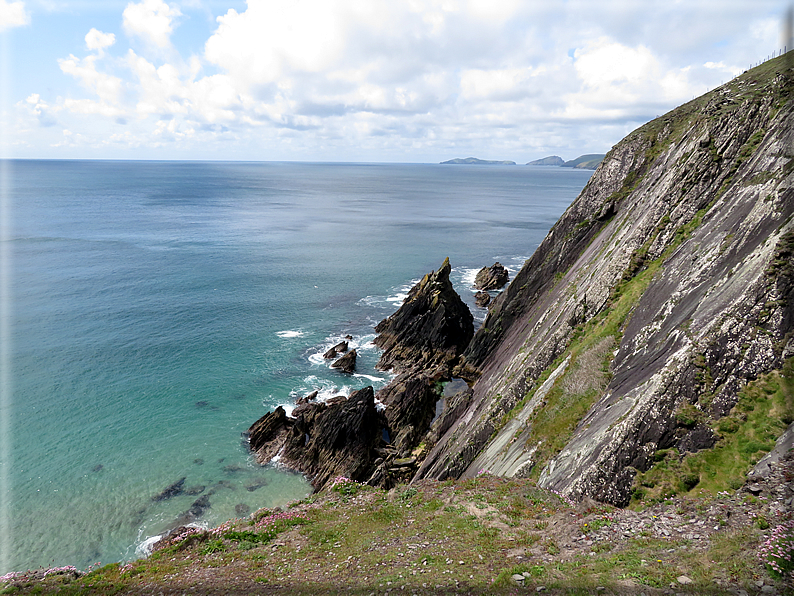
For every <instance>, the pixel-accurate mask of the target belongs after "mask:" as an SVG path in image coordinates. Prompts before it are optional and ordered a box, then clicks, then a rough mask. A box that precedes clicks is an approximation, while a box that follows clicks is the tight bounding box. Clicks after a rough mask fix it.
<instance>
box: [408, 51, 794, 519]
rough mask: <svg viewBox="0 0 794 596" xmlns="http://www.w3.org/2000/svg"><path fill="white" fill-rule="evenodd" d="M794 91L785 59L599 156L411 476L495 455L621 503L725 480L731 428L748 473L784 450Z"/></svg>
mask: <svg viewBox="0 0 794 596" xmlns="http://www.w3.org/2000/svg"><path fill="white" fill-rule="evenodd" d="M791 90H792V71H791V68H790V67H789V65H788V64H787V63H786V62H785V57H784V58H781V59H775V60H771V61H769V62H767V63H765V64H763V65H762V66H760V67H758V68H755V69H753V70H751V71H748V72H747V73H745V74H744V75H742V76H740V77H738V78H736V79H734V80H733V81H731V82H730V83H728V84H726V85H724V86H722V87H720V88H718V89H716V90H714V91H712V92H710V93H708V94H706V95H704V96H702V97H700V98H698V99H695V100H693V101H691V102H689V103H687V104H685V105H683V106H681V107H679V108H677V109H675V110H673V111H672V112H670V113H668V114H666V115H664V116H662V117H660V118H657V119H656V120H653V121H652V122H649V123H648V124H646V125H644V126H642V127H641V128H639V129H637V130H636V131H634V132H633V133H631V134H630V135H629V136H627V137H626V138H625V139H624V140H622V141H621V142H620V143H618V144H617V145H616V146H615V147H614V148H613V149H612V150H611V151H610V152H609V153H608V154H607V155H606V156H605V158H604V159H603V161H602V163H601V164H600V165H599V166H598V169H597V170H596V172H595V173H594V174H593V176H592V177H591V179H590V181H589V182H588V184H587V186H586V187H585V189H584V190H583V191H582V193H581V194H580V196H579V197H578V198H577V199H576V201H574V203H573V204H572V205H571V206H570V207H569V208H568V210H567V211H566V212H565V213H564V214H563V216H562V217H561V218H560V220H559V221H558V222H557V223H556V224H555V225H554V227H553V228H552V230H551V231H550V232H549V234H548V235H547V237H546V238H545V240H544V241H543V243H542V244H541V245H540V246H539V247H538V249H537V250H536V251H535V253H534V254H533V256H532V257H531V258H530V259H529V260H528V261H527V262H526V264H525V266H524V268H523V269H522V270H521V271H520V272H519V273H518V274H517V276H516V277H515V279H514V280H513V281H512V282H511V284H510V285H509V286H508V288H507V289H506V290H505V291H504V292H503V293H502V294H501V295H500V296H499V297H498V298H497V299H496V300H495V303H494V304H493V305H492V306H491V308H490V311H489V314H488V317H487V319H486V320H485V322H484V324H483V325H482V327H481V328H480V329H479V330H478V331H477V332H476V334H475V336H474V339H473V340H472V342H471V344H470V345H469V346H468V348H467V349H466V351H465V353H464V355H463V363H462V364H461V365H459V366H458V368H457V369H456V374H457V375H459V376H462V377H464V378H466V379H467V381H468V382H469V383H470V384H471V389H470V390H468V391H466V392H463V393H461V394H460V395H458V396H456V397H455V398H453V399H449V400H447V402H448V403H447V405H448V411H446V412H444V413H443V414H442V416H441V417H439V419H438V420H437V421H436V423H435V425H434V427H433V428H431V431H430V436H436V437H438V440H437V442H436V444H435V445H434V446H433V447H432V449H431V450H430V452H429V453H428V455H427V457H426V458H425V460H424V462H423V464H422V466H421V468H420V469H419V471H418V473H417V474H416V479H420V478H437V479H444V478H448V477H471V476H474V475H476V474H477V473H478V471H480V470H481V469H487V470H490V471H491V472H492V473H495V474H500V475H504V476H516V477H521V476H528V477H532V478H536V479H537V480H538V482H539V484H540V485H541V486H544V487H548V488H553V489H555V490H559V491H561V492H562V493H564V494H568V495H571V496H574V497H577V498H580V497H583V496H590V497H594V498H596V499H598V500H601V501H605V502H608V503H612V504H615V505H620V506H625V505H627V504H628V503H629V501H630V499H631V498H632V496H633V497H635V498H641V497H642V495H643V494H644V493H648V494H654V495H660V494H662V493H664V492H665V491H666V492H667V493H673V494H674V493H676V492H679V493H680V492H686V491H687V490H691V489H693V488H694V487H696V486H699V485H700V486H702V485H704V484H705V483H707V482H710V481H713V479H714V477H715V476H716V475H717V473H718V472H719V471H720V468H719V465H718V464H715V463H714V462H713V461H712V460H709V461H711V463H709V461H706V459H704V458H703V457H702V454H703V453H706V452H716V451H718V450H720V449H723V448H725V446H726V445H729V444H732V443H731V440H732V438H734V437H735V436H737V434H738V435H741V434H742V433H745V434H748V433H749V434H750V435H752V436H751V437H750V438H749V439H748V440H752V441H754V443H753V444H752V445H750V446H749V447H747V446H745V448H744V451H748V452H749V453H744V455H746V456H747V457H746V459H747V462H745V463H746V464H747V465H745V466H744V467H743V468H741V472H738V474H739V476H740V478H739V481H740V480H741V479H742V478H743V475H744V474H745V473H746V472H747V470H748V469H749V466H750V465H751V464H752V463H754V462H755V460H757V459H758V458H759V457H760V456H761V455H762V454H763V453H764V451H768V450H769V449H771V446H773V445H774V440H775V438H777V436H778V435H779V434H781V433H782V432H783V430H784V429H785V427H786V424H788V423H789V422H791V421H792V419H794V403H792V402H794V396H793V395H792V393H791V383H790V381H786V376H785V375H784V374H783V375H781V374H780V370H781V369H782V367H783V366H784V365H785V364H786V362H787V359H788V358H790V356H791V355H792V354H794V341H793V340H792V330H794V295H792V294H793V293H794V260H792V251H793V250H794V223H792V212H794V195H793V194H792V181H793V180H794V175H793V174H792V172H793V171H794V155H793V153H792V141H794V132H793V131H792V122H793V121H794V118H792V102H791ZM788 362H790V361H788ZM776 371H777V372H776ZM757 379H758V381H757V382H759V383H760V382H762V381H763V382H764V383H767V385H768V386H775V387H777V389H774V390H769V391H767V392H766V394H767V395H768V398H769V399H767V400H766V401H763V400H762V399H761V398H758V399H756V397H753V395H755V394H752V395H751V393H752V392H750V393H748V391H749V390H748V389H747V384H748V382H751V381H754V380H757ZM775 383H776V385H775ZM770 384H771V385H770ZM767 385H764V386H765V387H766V386H767ZM759 391H761V393H764V391H763V388H762V389H760V390H759ZM773 398H774V399H773ZM759 399H761V401H759V402H758V404H755V402H754V401H753V400H756V401H758V400H759ZM750 402H752V403H750ZM767 402H769V403H767ZM772 402H774V403H772ZM737 403H738V404H739V405H738V406H737ZM748 404H749V405H748ZM756 405H758V407H759V408H761V410H763V411H764V412H767V414H766V419H764V420H763V421H762V422H760V421H756V422H753V420H755V418H753V417H752V416H751V417H750V418H748V414H747V410H748V408H749V409H750V411H753V409H755V408H756ZM453 407H454V411H453V410H452V408H453ZM764 408H766V409H764ZM761 410H757V411H761ZM751 418H752V420H751ZM751 423H752V424H754V425H755V426H753V427H752V428H751V427H750V426H748V425H750V424H751ZM438 425H444V427H445V430H444V431H443V432H442V431H440V430H439V429H438V428H437V426H438ZM762 428H767V431H763V430H761V429H762ZM434 433H435V435H434ZM753 433H754V434H753ZM773 435H774V436H773ZM745 443H746V441H745ZM740 467H741V466H740ZM662 468H664V470H667V471H668V472H669V474H668V475H667V476H665V475H664V474H663V473H662V472H663V471H664V470H662ZM733 473H736V471H735V470H734V471H733ZM653 474H656V476H655V478H656V480H655V481H653V482H651V481H649V478H651V476H653ZM643 479H645V480H648V482H645V484H644V485H643V483H642V482H641V481H642V480H643ZM734 480H735V479H734ZM646 485H647V486H646Z"/></svg>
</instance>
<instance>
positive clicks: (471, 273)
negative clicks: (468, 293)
mask: <svg viewBox="0 0 794 596" xmlns="http://www.w3.org/2000/svg"><path fill="white" fill-rule="evenodd" d="M452 271H453V273H456V274H457V275H460V278H461V281H462V283H463V285H464V287H466V288H467V289H473V288H474V279H475V278H476V277H477V272H479V269H469V268H468V267H456V268H455V269H453V270H452Z"/></svg>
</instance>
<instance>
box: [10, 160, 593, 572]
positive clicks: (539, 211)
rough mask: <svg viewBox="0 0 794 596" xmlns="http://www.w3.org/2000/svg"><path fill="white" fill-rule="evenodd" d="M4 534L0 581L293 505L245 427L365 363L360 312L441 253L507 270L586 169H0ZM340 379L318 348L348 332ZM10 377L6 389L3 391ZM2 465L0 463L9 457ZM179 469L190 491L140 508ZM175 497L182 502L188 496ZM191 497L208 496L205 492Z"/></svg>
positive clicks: (56, 164) (286, 478) (353, 379)
mask: <svg viewBox="0 0 794 596" xmlns="http://www.w3.org/2000/svg"><path fill="white" fill-rule="evenodd" d="M4 165H5V166H6V171H7V172H8V173H10V180H9V182H10V186H9V188H10V195H9V196H8V197H6V200H7V205H6V206H7V207H8V208H9V210H8V211H9V212H10V214H11V220H10V221H7V222H4V223H5V224H6V225H9V224H10V226H11V228H10V229H11V232H10V239H9V240H8V241H7V245H6V247H5V249H6V251H7V254H10V257H11V260H10V262H11V265H12V269H11V282H10V288H9V291H10V293H11V298H12V302H11V305H12V309H11V315H10V320H9V321H8V322H9V323H10V325H11V333H10V339H11V345H10V346H9V347H10V348H11V354H12V356H11V376H10V379H11V382H10V384H9V387H10V388H11V389H12V392H11V394H10V396H9V395H6V396H5V398H4V400H2V401H1V402H0V403H4V404H6V406H5V408H4V410H3V411H2V412H1V413H0V414H2V416H4V417H5V420H6V422H7V424H6V425H5V427H6V428H9V429H10V430H11V436H10V437H6V438H5V439H6V440H5V441H4V444H10V445H11V452H10V453H5V454H2V456H3V459H4V463H5V465H6V471H5V473H6V479H7V484H8V489H9V494H6V495H5V498H6V503H8V507H7V509H8V513H9V515H10V520H9V522H10V528H11V535H10V536H6V537H4V538H5V539H4V540H3V541H2V543H3V545H5V548H6V549H7V552H5V553H3V555H2V556H1V557H0V560H2V568H0V573H5V572H7V571H11V570H24V569H28V568H34V567H38V566H54V565H67V564H71V565H76V566H77V567H80V568H86V567H88V566H89V565H92V564H95V563H98V562H103V563H108V562H112V561H120V560H126V559H131V558H135V557H136V556H140V555H141V553H142V552H143V550H144V549H143V548H142V545H145V544H147V543H148V542H147V541H149V542H150V541H151V539H152V538H153V537H155V536H158V535H160V534H162V533H163V532H165V531H167V530H168V529H169V528H172V527H173V526H174V524H175V523H176V522H177V520H178V519H179V518H180V516H182V515H183V514H185V512H186V511H188V510H189V509H190V508H191V505H192V504H193V503H194V501H195V500H196V499H198V498H200V497H201V496H203V495H207V496H208V501H209V506H208V507H206V508H204V510H203V512H202V515H201V516H200V517H199V518H198V519H197V520H196V522H198V523H201V524H204V525H217V524H220V523H222V522H223V521H225V520H227V519H230V518H234V517H243V516H245V515H247V514H248V512H250V511H254V510H256V509H257V508H260V507H273V506H277V505H284V504H286V503H287V502H289V501H291V500H295V499H299V498H302V497H304V496H306V495H307V494H308V493H309V492H310V490H311V487H310V485H309V484H308V483H307V482H306V480H305V479H304V478H302V477H301V476H300V475H298V474H295V473H292V472H290V471H288V470H284V469H280V468H279V467H278V466H274V465H270V466H260V465H258V464H257V463H255V462H254V461H253V459H252V457H251V456H250V454H249V453H248V451H247V449H246V445H245V441H244V439H243V437H242V433H244V431H246V429H247V428H248V427H249V426H250V425H251V424H252V423H253V422H254V421H256V420H257V419H258V418H259V417H260V416H262V415H263V414H264V413H265V412H267V411H268V410H272V409H273V408H274V407H275V406H277V405H279V404H283V405H285V406H288V407H290V406H292V404H293V403H294V400H295V399H296V398H297V397H300V396H302V395H305V394H307V393H309V392H311V391H313V390H319V391H320V395H321V398H329V397H331V396H334V395H345V394H347V393H349V392H350V391H351V390H354V389H359V388H362V387H365V386H367V385H373V386H374V388H375V389H376V390H377V389H378V388H380V387H382V386H383V385H384V384H385V383H386V382H387V381H388V379H389V375H388V374H387V373H384V372H382V371H378V370H376V369H375V363H376V362H377V358H378V350H377V349H376V348H375V347H374V346H373V344H372V340H373V338H374V331H373V327H374V325H375V324H376V323H377V322H378V321H380V320H381V319H383V318H385V317H386V316H388V315H390V314H391V313H392V312H394V311H395V310H396V309H397V308H398V307H399V305H400V303H401V301H402V299H403V298H404V297H405V295H406V293H407V291H408V290H409V288H410V287H411V285H412V284H413V283H415V282H416V281H418V280H419V279H420V278H421V277H422V276H423V275H424V274H425V273H427V272H429V271H431V270H434V269H437V268H438V267H439V265H441V263H442V261H443V260H444V258H445V257H449V258H450V262H451V264H452V266H453V270H452V275H451V279H452V281H453V283H454V285H455V287H456V289H457V291H458V293H460V294H461V295H462V297H463V298H464V300H465V301H466V302H467V304H469V306H470V308H471V309H472V311H473V312H474V314H475V318H476V319H477V320H478V321H482V319H483V318H484V315H485V311H484V309H479V308H477V307H475V306H474V301H473V295H474V290H473V288H472V282H473V279H474V274H475V273H476V271H477V270H478V269H479V268H480V267H483V266H486V265H491V264H493V263H494V261H500V262H502V264H504V265H505V266H506V267H507V268H508V269H509V271H510V273H511V276H512V275H515V273H516V272H517V271H518V269H520V267H521V266H522V265H523V263H524V261H525V260H526V259H527V258H528V257H529V256H530V255H531V253H532V251H533V250H534V249H535V247H536V246H537V245H538V244H539V243H540V241H541V240H542V238H543V236H544V235H545V234H546V232H547V231H548V230H549V228H550V227H551V226H552V224H553V223H554V222H555V221H556V220H557V218H558V217H559V216H560V215H561V214H562V212H563V211H564V210H565V209H566V207H567V206H568V205H569V204H570V203H571V201H572V200H573V199H574V198H575V197H576V195H577V194H578V193H579V191H580V190H581V189H582V187H583V186H584V185H585V183H586V182H587V180H588V178H589V176H590V172H587V171H581V170H573V169H564V168H540V167H522V166H441V165H415V164H319V163H318V164H314V163H312V164H310V163H217V162H211V163H198V162H120V161H116V162H114V161H11V162H6V163H5V164H4ZM346 335H351V336H352V337H353V340H352V341H351V342H350V343H351V347H354V348H355V349H356V350H357V352H358V354H359V360H358V366H357V372H356V374H354V375H347V374H345V373H341V372H338V371H336V370H333V369H331V368H329V362H327V361H325V360H324V359H323V358H322V354H323V352H324V351H325V350H327V349H328V347H330V346H331V345H333V344H335V343H336V342H338V341H340V340H341V339H342V338H343V337H344V336H346ZM7 389H8V388H7ZM9 469H10V473H9V472H8V470H9ZM182 478H184V479H185V480H184V483H183V485H182V486H183V489H185V491H186V492H183V493H182V494H179V495H177V496H174V497H172V498H169V499H162V500H155V499H154V498H155V497H156V496H157V495H159V494H160V493H162V491H163V490H164V489H165V488H166V487H168V486H169V485H171V484H173V483H175V482H177V481H179V480H181V479H182ZM186 493H191V494H186ZM205 501H206V500H205Z"/></svg>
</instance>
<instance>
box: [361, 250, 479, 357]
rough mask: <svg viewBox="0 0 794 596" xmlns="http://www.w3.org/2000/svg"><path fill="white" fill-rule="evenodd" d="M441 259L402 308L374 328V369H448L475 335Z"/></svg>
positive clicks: (464, 306) (445, 261)
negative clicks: (376, 353)
mask: <svg viewBox="0 0 794 596" xmlns="http://www.w3.org/2000/svg"><path fill="white" fill-rule="evenodd" d="M451 270H452V268H451V266H450V264H449V259H444V262H443V263H442V265H441V267H439V269H438V271H432V272H430V273H428V274H427V275H425V276H424V278H423V279H422V281H420V282H419V283H418V284H416V285H415V286H414V287H413V288H411V291H410V292H409V293H408V297H407V298H406V299H405V301H404V302H403V304H402V306H400V308H399V309H398V310H397V312H395V313H394V314H393V315H391V316H390V317H388V318H387V319H384V320H383V321H381V322H380V323H378V325H377V326H376V327H375V331H376V332H377V333H378V334H379V335H378V336H377V337H376V338H375V341H374V343H375V345H376V346H378V347H379V348H381V349H383V354H381V357H380V359H379V360H378V364H377V367H378V368H379V369H381V370H389V369H394V370H395V372H398V373H399V372H403V371H406V370H409V369H431V368H435V367H438V366H440V365H441V366H445V367H448V366H450V365H451V364H452V363H453V362H454V361H455V360H456V359H457V357H458V356H459V355H460V354H461V353H462V352H463V350H464V349H466V346H467V345H468V344H469V341H471V338H472V336H473V335H474V318H473V317H472V314H471V312H470V311H469V309H468V307H467V306H466V305H465V304H464V302H463V300H461V298H460V296H458V294H457V293H456V292H455V290H454V289H453V287H452V283H451V282H450V281H449V273H450V271H451Z"/></svg>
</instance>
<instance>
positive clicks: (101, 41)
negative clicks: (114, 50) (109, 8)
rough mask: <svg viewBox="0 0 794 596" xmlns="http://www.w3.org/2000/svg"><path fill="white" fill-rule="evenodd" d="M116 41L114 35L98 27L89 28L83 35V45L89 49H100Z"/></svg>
mask: <svg viewBox="0 0 794 596" xmlns="http://www.w3.org/2000/svg"><path fill="white" fill-rule="evenodd" d="M114 43H116V36H115V35H113V34H112V33H103V32H102V31H99V30H98V29H95V28H93V27H92V28H91V31H89V32H88V33H86V35H85V47H86V48H88V49H89V50H99V51H102V50H104V49H105V48H109V47H110V46H112V45H113V44H114Z"/></svg>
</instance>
